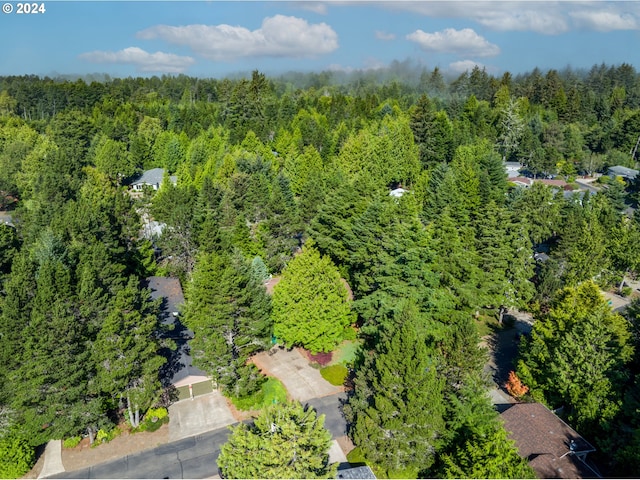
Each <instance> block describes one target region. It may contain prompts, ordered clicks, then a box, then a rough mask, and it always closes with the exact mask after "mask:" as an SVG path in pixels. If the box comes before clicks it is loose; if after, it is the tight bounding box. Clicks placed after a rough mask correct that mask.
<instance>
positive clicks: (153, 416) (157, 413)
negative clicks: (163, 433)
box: [144, 407, 169, 423]
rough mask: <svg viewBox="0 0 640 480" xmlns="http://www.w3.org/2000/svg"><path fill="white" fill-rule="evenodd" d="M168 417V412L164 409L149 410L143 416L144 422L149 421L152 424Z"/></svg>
mask: <svg viewBox="0 0 640 480" xmlns="http://www.w3.org/2000/svg"><path fill="white" fill-rule="evenodd" d="M167 416H169V412H168V411H167V409H166V408H164V407H160V408H150V409H149V410H147V413H146V415H145V416H144V418H145V420H147V419H149V420H151V421H152V422H154V423H155V422H157V421H158V420H162V419H163V418H165V417H167Z"/></svg>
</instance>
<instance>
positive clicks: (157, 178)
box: [131, 168, 178, 191]
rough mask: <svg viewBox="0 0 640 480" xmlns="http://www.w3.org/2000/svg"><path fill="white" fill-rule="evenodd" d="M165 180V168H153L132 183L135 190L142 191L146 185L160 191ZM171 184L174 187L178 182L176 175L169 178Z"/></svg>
mask: <svg viewBox="0 0 640 480" xmlns="http://www.w3.org/2000/svg"><path fill="white" fill-rule="evenodd" d="M163 178H164V168H152V169H151V170H145V171H144V172H142V175H140V176H139V177H138V178H136V179H135V180H134V181H133V182H131V188H132V189H133V190H137V191H141V190H143V189H144V187H145V185H148V186H150V187H151V188H153V189H154V190H158V189H159V188H160V186H161V185H162V179H163ZM169 179H170V180H171V183H173V184H174V185H175V184H176V183H177V182H178V177H176V176H175V175H173V176H171V177H169Z"/></svg>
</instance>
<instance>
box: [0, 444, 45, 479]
mask: <svg viewBox="0 0 640 480" xmlns="http://www.w3.org/2000/svg"><path fill="white" fill-rule="evenodd" d="M35 461H36V454H35V450H34V448H33V447H32V446H31V445H29V442H28V441H27V440H26V439H24V438H21V437H19V436H16V435H15V434H8V435H5V436H3V437H1V438H0V477H1V478H20V477H22V476H23V475H24V474H25V473H27V472H28V471H29V469H31V467H33V464H34V463H35Z"/></svg>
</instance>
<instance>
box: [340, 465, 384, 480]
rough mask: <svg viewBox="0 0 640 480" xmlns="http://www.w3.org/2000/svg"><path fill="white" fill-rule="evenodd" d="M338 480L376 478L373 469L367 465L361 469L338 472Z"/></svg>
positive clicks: (346, 469)
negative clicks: (339, 479)
mask: <svg viewBox="0 0 640 480" xmlns="http://www.w3.org/2000/svg"><path fill="white" fill-rule="evenodd" d="M336 478H376V476H375V475H374V473H373V471H372V470H371V468H369V467H368V466H367V465H362V466H360V467H351V468H345V469H344V470H338V473H337V474H336Z"/></svg>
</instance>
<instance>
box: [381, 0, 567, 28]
mask: <svg viewBox="0 0 640 480" xmlns="http://www.w3.org/2000/svg"><path fill="white" fill-rule="evenodd" d="M562 3H567V4H569V3H571V2H562ZM562 3H558V2H508V1H504V2H503V1H476V2H465V1H452V2H431V1H430V2H389V3H385V4H384V5H385V6H386V7H387V8H392V9H401V10H407V11H410V12H415V13H418V14H420V15H424V16H429V17H436V18H463V19H465V20H472V21H475V22H477V23H479V24H480V25H482V26H485V27H488V28H491V29H493V30H499V31H533V32H537V33H542V34H545V35H555V34H558V33H563V32H566V31H567V30H568V29H569V26H568V24H567V20H566V15H565V14H564V10H563V9H564V5H562Z"/></svg>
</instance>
